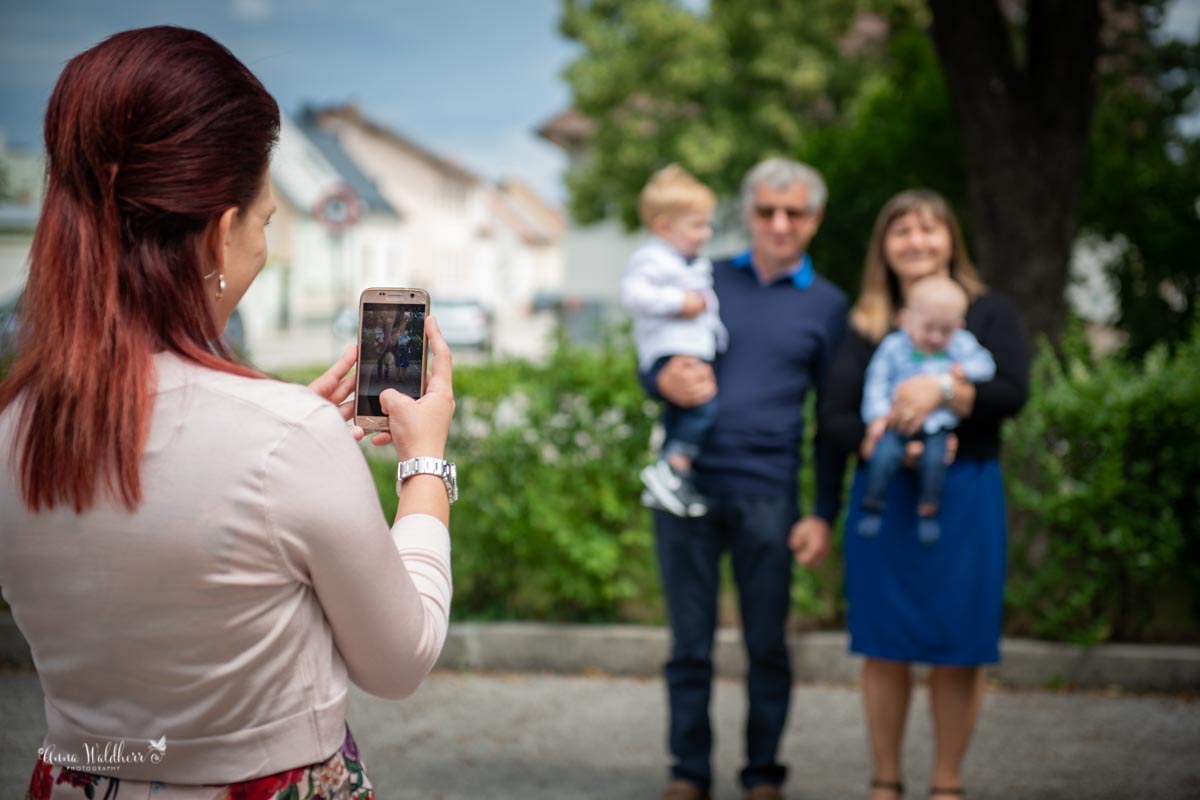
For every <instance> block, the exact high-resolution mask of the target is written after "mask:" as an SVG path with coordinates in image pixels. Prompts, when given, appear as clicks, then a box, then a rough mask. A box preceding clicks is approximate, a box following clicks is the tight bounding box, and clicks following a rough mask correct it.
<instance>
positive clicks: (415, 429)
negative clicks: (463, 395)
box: [371, 317, 454, 461]
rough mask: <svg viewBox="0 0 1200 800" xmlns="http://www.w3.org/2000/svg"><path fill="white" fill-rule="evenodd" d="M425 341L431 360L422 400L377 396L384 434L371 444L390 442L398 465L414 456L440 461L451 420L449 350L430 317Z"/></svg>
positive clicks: (387, 391) (398, 395) (393, 393)
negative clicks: (385, 426)
mask: <svg viewBox="0 0 1200 800" xmlns="http://www.w3.org/2000/svg"><path fill="white" fill-rule="evenodd" d="M425 341H426V342H427V343H428V344H429V353H430V355H431V356H432V358H431V359H430V363H429V381H428V383H426V386H425V394H424V396H423V397H421V399H420V400H414V399H412V398H411V397H409V396H408V395H406V394H401V393H400V392H398V391H396V390H395V389H385V390H384V391H383V393H382V394H380V395H379V404H380V406H382V407H383V413H385V414H387V417H388V433H381V434H379V435H377V436H375V437H373V438H372V440H371V441H372V442H374V443H375V444H378V445H382V444H387V443H389V442H391V443H392V444H393V445H395V447H396V454H397V455H398V456H399V457H400V460H401V461H404V460H406V459H409V458H416V457H417V456H433V457H435V458H442V457H443V455H444V454H445V452H446V437H447V435H449V432H450V418H451V417H452V416H454V386H453V381H452V375H453V365H452V364H451V355H450V346H449V345H447V344H446V340H445V339H444V338H442V331H441V329H440V328H438V325H437V320H435V319H434V318H433V317H426V318H425Z"/></svg>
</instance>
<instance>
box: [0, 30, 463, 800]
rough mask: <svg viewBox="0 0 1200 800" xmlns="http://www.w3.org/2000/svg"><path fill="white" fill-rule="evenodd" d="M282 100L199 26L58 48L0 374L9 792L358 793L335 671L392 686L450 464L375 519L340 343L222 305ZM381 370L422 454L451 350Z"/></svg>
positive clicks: (255, 205) (395, 687) (245, 271)
mask: <svg viewBox="0 0 1200 800" xmlns="http://www.w3.org/2000/svg"><path fill="white" fill-rule="evenodd" d="M278 131H279V110H278V107H277V106H276V104H275V101H274V100H273V99H272V98H271V96H270V95H269V94H268V93H267V91H266V90H265V89H264V88H263V86H262V84H261V83H260V82H259V81H258V79H257V78H256V77H255V76H254V75H253V74H252V73H251V72H250V71H249V70H248V69H247V68H246V67H245V66H244V65H243V64H242V63H241V62H239V61H238V60H237V59H236V58H235V57H234V56H233V55H232V54H231V53H230V52H229V51H228V50H226V49H225V48H224V47H222V46H221V45H220V44H218V43H217V42H215V41H213V40H212V39H210V38H209V37H208V36H205V35H204V34H202V33H199V32H196V31H191V30H186V29H182V28H174V27H155V28H145V29H141V30H133V31H126V32H123V33H119V34H116V35H115V36H112V37H111V38H109V39H107V40H105V41H104V42H102V43H100V44H99V45H96V46H95V47H93V48H92V49H90V50H88V51H86V52H84V53H82V54H80V55H79V56H76V57H75V58H74V59H72V60H71V61H70V62H69V63H68V64H67V66H66V68H65V69H64V70H63V73H62V75H61V77H60V78H59V80H58V84H57V85H56V87H55V89H54V92H53V94H52V96H51V98H50V102H49V106H48V108H47V111H46V121H45V136H46V158H47V189H46V197H45V202H44V204H43V208H42V214H41V219H40V221H39V223H38V228H37V233H36V234H35V237H34V244H33V252H32V256H31V262H30V271H29V280H28V284H27V287H26V291H25V295H24V299H23V304H22V339H21V341H20V343H19V345H18V352H17V358H16V360H15V362H14V363H13V364H12V366H11V369H10V371H9V374H8V376H7V377H6V378H5V379H4V381H3V382H2V383H0V453H2V454H3V457H2V458H0V508H3V509H4V513H3V514H2V515H0V586H2V587H3V591H4V598H5V600H6V601H7V602H8V603H9V605H10V606H11V607H12V612H13V617H14V619H15V620H16V623H17V625H18V626H19V627H20V629H21V631H22V633H24V635H25V637H26V639H27V640H28V641H29V644H30V649H31V651H32V654H33V658H34V664H35V666H36V668H37V670H38V675H39V678H40V680H41V683H42V688H43V690H44V692H45V696H46V715H47V726H48V733H47V736H46V739H45V744H44V746H43V748H42V750H41V751H40V757H39V758H38V762H37V767H36V769H35V772H34V776H33V780H32V781H31V783H30V787H29V792H28V795H29V796H31V797H35V798H44V797H50V796H54V797H76V796H86V797H89V798H92V797H96V798H100V797H115V796H116V795H117V792H118V789H125V791H124V792H122V793H121V796H122V797H124V796H127V795H128V794H130V792H131V791H132V793H134V794H139V795H146V794H148V793H149V792H150V791H154V792H155V793H156V794H155V796H156V797H160V798H176V797H179V798H182V797H187V798H201V797H216V796H222V797H225V796H230V797H242V796H246V797H250V796H255V797H258V796H263V797H274V796H275V793H276V792H278V791H284V792H285V793H291V792H292V789H291V788H290V787H295V792H296V793H298V795H299V796H302V797H303V796H310V793H311V794H316V795H319V796H320V797H323V798H331V797H339V798H340V797H355V798H366V797H373V796H374V794H373V791H372V789H371V784H370V781H369V780H368V779H367V778H366V776H365V775H364V773H363V769H362V763H361V759H360V758H359V756H358V750H357V747H356V745H355V743H354V740H353V739H352V738H351V736H350V733H349V730H348V728H347V727H346V720H345V712H346V705H347V697H348V684H349V681H353V682H354V683H356V684H357V685H359V686H360V687H362V688H363V689H365V690H366V691H368V692H371V693H373V694H376V695H379V696H383V697H392V698H398V697H403V696H406V695H408V694H410V693H411V692H412V691H414V690H415V689H416V687H417V686H418V685H419V684H420V683H421V681H422V680H423V678H424V676H425V675H426V673H427V672H428V671H429V669H430V668H431V667H432V665H433V663H434V661H435V660H436V659H437V657H438V654H439V653H440V651H441V647H442V644H443V642H444V640H445V635H446V628H447V618H448V613H449V605H450V594H451V586H450V541H449V531H448V528H447V525H448V519H449V497H448V487H447V486H445V485H443V481H442V479H441V478H440V477H438V476H434V475H423V474H422V475H416V476H414V477H412V478H410V479H406V480H405V483H404V491H403V494H402V496H401V498H400V501H399V508H398V510H397V516H396V521H395V524H394V525H393V526H391V528H390V530H389V527H388V525H387V522H386V521H385V520H384V518H383V515H382V514H381V513H380V508H379V500H378V497H377V495H376V493H375V489H374V484H373V481H372V479H371V475H370V473H369V471H368V469H367V466H366V464H365V462H364V459H363V457H362V454H361V452H360V451H359V448H358V446H357V445H356V444H355V439H361V437H362V431H361V430H360V429H355V428H347V426H346V424H345V422H346V420H347V419H349V417H350V415H351V414H352V406H351V404H348V403H343V401H345V400H346V399H347V397H348V396H349V394H350V391H351V389H352V386H353V376H351V375H349V374H348V373H349V372H350V370H351V369H352V367H353V365H354V363H355V352H354V350H353V348H351V349H350V350H349V351H347V353H346V355H345V356H344V357H343V358H342V360H341V361H339V362H338V363H337V364H336V365H334V366H333V367H332V368H331V369H330V370H329V371H328V372H326V373H325V375H323V376H322V377H321V378H320V379H318V380H317V381H316V382H315V383H314V384H313V385H312V387H310V388H309V389H306V388H303V387H299V386H294V385H290V384H285V383H281V382H279V381H275V380H271V379H269V378H267V377H266V376H264V375H262V374H260V373H258V372H257V371H255V370H253V369H251V368H249V367H247V366H244V365H242V364H239V363H238V362H237V361H235V360H234V358H233V357H232V355H231V354H230V352H229V351H228V349H227V348H226V347H225V345H224V344H222V343H221V340H220V337H219V333H220V331H221V330H223V328H224V326H225V323H226V321H227V320H228V319H229V316H230V314H231V313H232V312H233V309H234V307H235V306H236V305H237V302H238V300H239V299H240V298H241V297H242V295H243V294H244V293H245V291H246V289H247V288H248V287H249V285H250V283H251V282H252V281H253V280H254V278H255V276H256V275H257V274H258V272H259V270H260V269H261V268H262V266H263V264H264V263H265V261H266V237H265V230H264V229H265V227H266V225H267V223H268V220H269V218H270V216H271V213H272V212H273V210H274V204H273V202H272V199H271V190H270V182H269V179H268V172H267V168H268V162H269V158H270V153H271V149H272V147H273V145H274V143H275V140H276V138H277V135H278ZM425 333H426V335H427V336H428V339H429V343H430V348H431V350H432V352H433V354H434V357H435V358H434V360H433V369H432V371H431V374H430V378H429V381H428V387H429V388H428V393H427V394H426V395H425V396H424V397H423V398H421V399H420V400H417V401H414V400H412V399H411V398H408V397H404V396H402V395H400V394H399V393H398V392H395V391H390V392H385V393H384V394H383V395H382V396H381V398H380V400H381V402H382V403H383V406H384V410H385V411H386V412H387V413H388V414H389V424H390V433H387V434H382V435H380V436H377V437H376V438H375V443H376V444H380V445H384V444H389V443H390V444H392V445H393V446H394V447H395V448H396V451H397V452H398V454H399V456H400V458H401V459H402V460H405V459H410V458H415V457H421V456H425V457H432V458H434V459H441V458H442V456H443V452H444V448H445V442H446V435H447V431H448V429H449V424H450V418H451V415H452V413H453V408H454V398H453V392H452V388H451V367H450V353H449V350H448V348H447V346H446V343H445V341H444V340H443V339H442V337H441V334H440V332H439V331H438V329H437V325H436V323H434V322H433V320H432V319H430V320H429V321H428V322H427V323H426V331H425Z"/></svg>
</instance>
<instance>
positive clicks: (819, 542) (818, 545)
mask: <svg viewBox="0 0 1200 800" xmlns="http://www.w3.org/2000/svg"><path fill="white" fill-rule="evenodd" d="M788 547H790V548H792V552H793V553H794V554H795V556H796V563H797V564H800V565H801V566H804V567H807V568H809V569H812V568H814V567H816V566H818V565H819V564H820V563H821V562H822V561H824V560H825V556H827V555H829V523H828V522H826V521H825V520H823V519H821V518H820V517H812V516H810V517H805V518H804V519H802V520H800V521H798V522H797V523H796V524H795V525H793V526H792V533H791V535H790V536H788Z"/></svg>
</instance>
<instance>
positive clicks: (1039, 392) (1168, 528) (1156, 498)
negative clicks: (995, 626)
mask: <svg viewBox="0 0 1200 800" xmlns="http://www.w3.org/2000/svg"><path fill="white" fill-rule="evenodd" d="M1198 364H1200V328H1197V329H1196V331H1195V332H1194V333H1193V335H1192V338H1191V340H1190V341H1189V342H1186V343H1184V344H1183V345H1181V346H1179V347H1178V348H1177V349H1176V350H1175V351H1174V352H1173V353H1169V352H1168V351H1167V350H1166V349H1165V348H1164V347H1161V346H1160V347H1158V348H1156V349H1153V350H1152V351H1151V352H1150V353H1149V354H1148V355H1147V356H1146V357H1145V358H1144V359H1143V360H1141V361H1140V362H1130V361H1126V360H1123V359H1120V358H1107V359H1103V360H1094V359H1092V358H1091V357H1089V356H1088V355H1087V349H1086V347H1085V346H1084V345H1083V344H1082V341H1081V339H1080V337H1078V336H1076V337H1075V338H1074V339H1073V340H1069V341H1068V343H1067V345H1066V346H1065V347H1064V354H1063V355H1062V356H1061V357H1060V356H1058V355H1056V354H1055V353H1054V352H1053V351H1052V350H1051V349H1050V348H1049V347H1048V346H1046V345H1043V346H1042V348H1041V351H1040V353H1039V355H1038V357H1037V359H1036V361H1035V365H1034V371H1033V387H1032V394H1031V400H1030V403H1029V405H1028V407H1027V408H1026V409H1025V411H1024V413H1023V414H1022V416H1021V417H1020V418H1019V420H1018V422H1017V423H1016V424H1013V425H1011V426H1010V427H1009V428H1008V431H1007V437H1006V443H1005V447H1006V455H1005V462H1006V475H1007V477H1008V481H1009V484H1008V485H1009V497H1010V500H1011V502H1012V505H1013V516H1014V525H1013V527H1012V545H1011V557H1012V558H1011V565H1010V578H1009V583H1008V598H1007V599H1008V607H1009V625H1010V628H1011V629H1012V630H1014V631H1020V632H1028V633H1032V634H1033V635H1035V636H1039V637H1046V638H1051V639H1063V640H1068V641H1080V642H1098V641H1103V640H1107V639H1119V640H1130V639H1146V638H1153V639H1158V640H1163V639H1168V640H1169V639H1194V638H1196V637H1197V635H1200V630H1198V626H1197V619H1198V618H1200V614H1198V613H1197V608H1196V604H1197V600H1200V447H1198V445H1200V370H1198V369H1197V365H1198Z"/></svg>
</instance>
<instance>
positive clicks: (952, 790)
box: [929, 786, 967, 797]
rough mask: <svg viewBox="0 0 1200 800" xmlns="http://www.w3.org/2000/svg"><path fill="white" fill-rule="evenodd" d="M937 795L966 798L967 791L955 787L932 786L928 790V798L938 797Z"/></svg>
mask: <svg viewBox="0 0 1200 800" xmlns="http://www.w3.org/2000/svg"><path fill="white" fill-rule="evenodd" d="M939 794H948V795H951V796H953V797H966V796H967V790H966V789H964V788H963V787H961V786H955V787H945V786H934V787H932V788H931V789H930V790H929V796H930V797H934V796H935V795H939Z"/></svg>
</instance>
